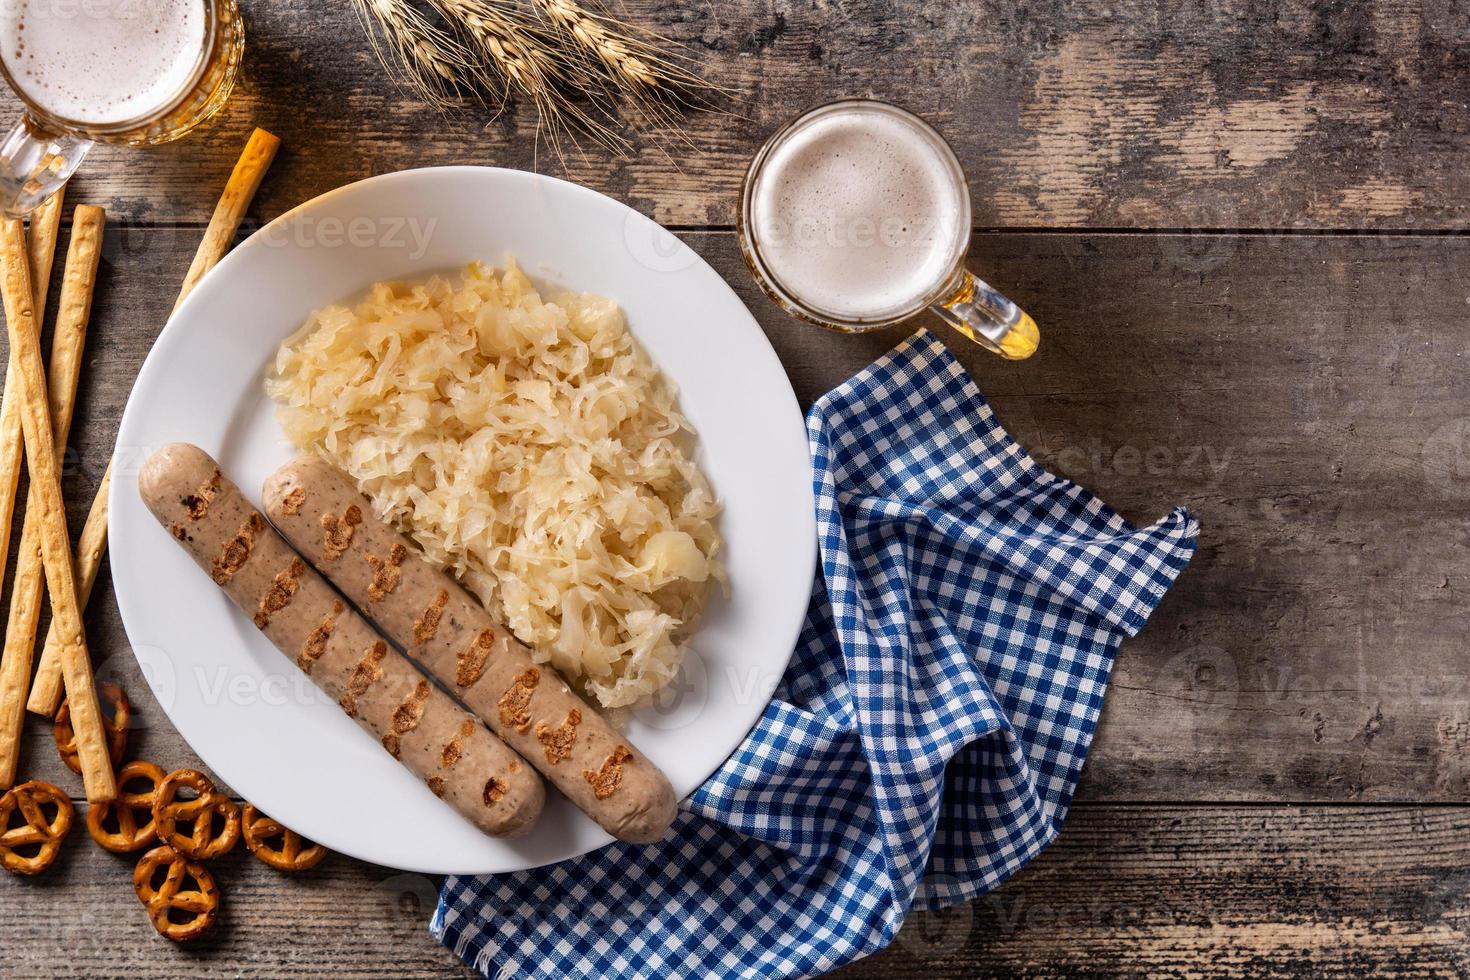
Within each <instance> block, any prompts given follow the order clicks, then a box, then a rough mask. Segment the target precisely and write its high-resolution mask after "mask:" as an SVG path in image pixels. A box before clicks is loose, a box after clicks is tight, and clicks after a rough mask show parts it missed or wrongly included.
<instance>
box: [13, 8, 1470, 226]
mask: <svg viewBox="0 0 1470 980" xmlns="http://www.w3.org/2000/svg"><path fill="white" fill-rule="evenodd" d="M242 6H243V7H244V11H245V14H246V20H247V25H248V26H247V33H248V37H249V48H248V54H247V60H246V65H245V76H244V81H243V83H242V86H241V90H240V94H239V96H238V98H237V99H236V100H235V101H234V103H233V104H232V105H231V106H230V107H229V108H228V109H227V110H226V113H225V115H224V116H223V117H222V118H221V119H219V120H218V121H216V122H214V123H212V124H211V125H210V126H209V127H208V128H207V129H206V130H204V131H203V132H201V133H200V134H198V135H196V136H195V137H194V138H192V139H190V140H189V141H187V142H185V143H181V144H178V145H175V146H171V147H166V148H162V149H157V150H150V151H144V152H137V151H130V150H121V149H114V148H109V147H103V148H100V149H99V150H98V151H97V153H96V156H95V157H94V159H92V160H91V161H89V162H88V165H87V167H86V170H85V171H84V174H83V176H82V178H81V179H80V181H79V184H80V186H81V187H83V188H85V190H86V194H87V195H88V196H89V197H90V198H92V199H94V200H97V201H98V202H99V203H105V204H106V205H107V206H108V207H109V209H110V210H112V211H113V212H114V213H115V214H116V215H117V216H118V217H123V216H126V217H128V218H131V219H133V220H151V221H180V220H182V221H194V222H199V221H203V220H204V219H205V218H207V217H208V214H209V212H210V210H211V209H212V208H213V206H214V199H215V194H216V193H217V189H218V187H219V186H220V185H221V184H222V183H223V181H224V178H225V176H226V175H227V174H228V173H229V170H230V167H231V165H232V164H233V163H234V160H235V156H236V154H237V152H238V150H239V147H240V146H241V145H242V144H243V142H244V140H245V137H246V135H247V134H248V133H249V130H250V128H251V127H252V126H254V125H262V126H266V127H268V128H270V129H271V130H273V131H274V132H276V133H277V134H278V135H280V136H282V137H283V138H284V139H285V148H284V151H283V153H282V154H281V158H280V160H279V161H278V162H277V163H276V166H275V170H274V172H273V174H272V176H271V179H270V180H269V181H268V182H267V186H266V187H265V189H264V191H263V193H262V196H263V198H264V203H265V208H266V211H267V212H268V213H271V214H275V213H278V212H280V211H281V210H284V209H285V208H287V207H290V206H294V205H296V204H299V203H301V202H302V201H304V200H306V199H307V198H309V197H312V196H314V195H316V194H320V193H322V192H324V191H327V190H330V189H332V188H335V187H337V186H339V185H341V184H343V183H345V182H347V181H350V180H355V179H357V178H361V177H366V176H369V175H372V174H376V173H383V172H386V171H392V170H399V169H403V168H406V167H416V166H430V165H442V164H463V163H475V164H495V165H499V166H509V167H518V168H523V169H535V168H538V167H539V168H540V169H542V170H543V171H545V172H548V173H554V174H558V175H565V176H568V177H570V178H571V179H574V180H577V181H580V182H583V183H586V184H588V185H590V186H592V187H595V188H597V189H599V190H602V191H605V192H607V193H610V194H612V195H614V196H616V197H618V198H620V199H622V200H625V201H627V202H629V203H630V204H632V205H634V206H635V207H638V208H640V209H642V210H644V211H646V212H648V213H650V214H653V215H654V216H655V217H657V218H659V219H660V220H662V221H665V222H671V223H675V224H680V225H725V224H730V223H731V222H732V220H733V208H734V206H735V202H736V198H737V190H738V187H739V184H740V179H741V176H742V174H743V173H744V170H745V165H746V163H747V162H748V161H749V159H750V157H751V155H752V154H753V152H754V151H755V149H756V147H757V146H758V145H759V143H760V141H761V140H762V139H763V138H764V137H765V135H766V134H768V133H769V132H770V131H771V130H772V129H773V128H775V127H776V126H777V125H778V124H779V123H780V122H781V121H783V120H784V119H785V118H787V117H789V116H791V115H793V114H795V113H796V112H797V111H799V110H800V109H802V108H804V107H806V106H808V105H810V104H813V103H817V102H821V101H827V100H830V99H834V98H841V97H847V96H861V95H871V96H877V97H882V98H887V99H891V100H895V101H898V102H900V103H903V104H906V105H908V106H910V107H911V108H913V109H915V110H916V111H919V112H921V113H922V114H924V115H926V116H928V117H929V118H931V119H932V120H933V121H934V122H936V123H937V124H938V125H939V126H940V127H941V128H942V129H943V130H944V131H945V133H946V134H947V135H948V136H949V137H950V139H951V140H952V141H953V142H954V144H955V146H956V149H957V150H958V151H959V153H960V156H961V158H962V159H963V161H964V162H965V164H966V167H967V170H968V172H969V176H970V180H971V185H972V188H973V190H974V193H975V198H976V211H975V213H976V223H977V225H979V226H981V227H989V226H1010V227H1043V226H1044V227H1058V228H1075V227H1093V228H1097V227H1109V228H1123V227H1127V228H1137V227H1149V228H1159V227H1168V228H1226V229H1229V228H1241V227H1248V228H1260V227H1268V228H1278V227H1332V228H1400V229H1402V228H1430V227H1433V228H1456V229H1459V228H1463V227H1464V225H1465V218H1466V211H1465V205H1464V202H1465V200H1466V199H1467V197H1470V177H1467V175H1466V173H1465V169H1464V167H1463V166H1462V165H1461V164H1462V161H1463V159H1464V153H1465V149H1466V143H1467V131H1470V124H1467V122H1466V116H1465V106H1466V103H1467V102H1470V72H1467V70H1466V69H1467V67H1470V65H1467V62H1466V58H1467V54H1466V48H1465V47H1464V45H1463V43H1462V40H1463V37H1464V36H1465V32H1466V29H1467V27H1470V11H1467V9H1466V8H1465V7H1464V5H1461V4H1455V3H1451V2H1447V0H1393V2H1383V3H1375V4H1339V3H1334V2H1330V0H1281V2H1277V3H1270V4H1256V3H1249V2H1245V0H1224V2H1217V3H1185V4H1174V3H1164V2H1158V0H1123V2H1121V3H1119V2H1107V3H1098V2H1086V3H1070V4H1064V3H1043V4H1015V3H1010V2H997V0H960V2H954V3H944V4H926V3H922V2H920V0H853V2H847V3H792V2H789V0H758V2H757V0H741V2H738V3H724V4H716V5H703V4H667V3H660V2H657V0H629V2H627V3H626V4H623V5H620V6H621V7H622V8H623V9H626V11H627V14H628V17H629V18H630V19H631V20H633V21H634V22H636V23H639V24H642V25H645V26H647V27H649V28H651V29H653V30H655V31H658V32H660V33H663V34H666V35H668V36H671V37H673V38H675V39H677V40H679V41H681V42H683V43H685V44H687V45H688V46H689V48H690V50H691V52H692V54H693V55H694V57H695V59H696V60H697V61H698V62H699V64H700V65H701V67H702V70H703V71H704V72H705V73H706V74H707V75H708V76H709V77H710V78H712V79H714V80H715V81H717V82H718V83H720V84H722V85H725V86H727V87H728V88H730V89H731V90H732V93H733V94H732V97H731V99H730V104H729V111H728V112H727V113H725V114H704V115H696V116H693V117H691V118H690V119H689V120H688V122H687V133H688V141H687V143H686V142H684V141H682V140H680V139H678V138H677V137H676V136H675V135H674V134H672V133H669V132H657V131H655V132H651V133H646V134H642V135H640V136H639V139H638V144H637V150H636V152H635V153H633V154H631V155H629V156H628V157H627V158H625V159H619V160H613V159H610V158H609V157H608V156H607V155H606V154H603V153H600V152H594V153H589V154H588V155H587V156H586V157H585V158H577V157H576V156H575V155H574V156H573V158H571V159H569V160H568V162H567V164H566V165H565V166H563V165H562V164H561V163H560V162H559V161H558V160H557V159H556V157H555V155H554V154H552V153H549V152H548V151H547V150H546V148H545V147H542V148H541V150H540V152H539V153H538V152H537V148H536V139H535V122H534V119H533V118H532V116H531V115H530V114H529V113H528V112H526V111H520V112H518V113H515V114H513V115H508V116H505V117H502V118H501V119H499V120H496V121H493V122H492V121H490V117H491V112H490V111H489V110H474V111H467V112H464V113H461V114H459V115H458V116H455V117H452V118H448V119H445V118H441V117H440V116H439V115H437V114H436V113H435V112H433V111H432V110H430V109H429V108H427V107H426V106H424V105H422V104H419V103H418V102H416V101H414V100H413V99H412V98H409V97H407V96H406V95H405V94H404V93H403V92H401V91H400V90H399V89H398V88H396V87H395V86H394V84H393V83H392V82H390V81H389V80H388V79H387V78H386V77H384V75H383V73H382V72H381V71H380V70H379V69H378V67H377V65H376V63H375V62H374V61H373V58H372V55H371V54H370V51H369V47H368V44H367V40H366V37H365V35H364V34H363V32H362V30H361V28H360V27H359V25H358V23H357V20H356V18H355V16H354V15H353V14H352V12H351V9H350V6H349V4H348V3H347V2H346V0H271V2H263V0H244V2H243V3H242ZM13 114H14V110H11V111H10V112H9V113H7V114H6V119H5V122H6V123H7V124H8V122H9V120H10V118H13Z"/></svg>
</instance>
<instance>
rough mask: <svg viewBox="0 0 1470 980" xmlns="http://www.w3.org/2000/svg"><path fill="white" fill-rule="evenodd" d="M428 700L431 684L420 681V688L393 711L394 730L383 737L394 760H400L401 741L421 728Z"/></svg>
mask: <svg viewBox="0 0 1470 980" xmlns="http://www.w3.org/2000/svg"><path fill="white" fill-rule="evenodd" d="M428 700H429V682H428V681H419V683H418V686H417V687H415V688H414V689H413V690H412V691H411V692H409V695H408V697H406V698H404V699H403V703H402V704H400V705H399V706H398V707H396V708H394V709H393V730H392V731H390V732H389V733H388V734H387V735H384V736H383V748H385V749H387V750H388V751H389V752H391V753H393V758H395V759H396V758H398V750H399V748H400V742H399V740H400V739H401V738H402V737H403V736H404V735H407V734H408V733H409V732H411V731H413V730H414V729H415V728H417V727H419V721H420V719H422V718H423V717H424V705H425V704H426V703H428ZM466 724H468V722H466Z"/></svg>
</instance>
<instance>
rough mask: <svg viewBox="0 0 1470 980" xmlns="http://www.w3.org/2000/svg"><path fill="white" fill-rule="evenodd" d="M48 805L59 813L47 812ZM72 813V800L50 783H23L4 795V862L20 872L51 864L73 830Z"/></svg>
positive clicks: (0, 856) (0, 814) (0, 804)
mask: <svg viewBox="0 0 1470 980" xmlns="http://www.w3.org/2000/svg"><path fill="white" fill-rule="evenodd" d="M48 806H54V807H55V808H56V815H55V816H52V817H47V816H46V807H48ZM72 816H73V811H72V806H71V800H70V799H69V798H68V797H67V795H66V794H65V793H63V792H62V791H61V790H59V789H57V788H56V787H55V786H52V785H51V784H50V783H43V782H40V781H38V780H33V781H31V782H29V783H21V784H20V785H19V786H16V787H14V788H12V789H11V790H10V792H8V793H6V794H5V795H4V796H0V865H4V867H5V870H6V871H9V872H10V873H11V874H17V875H38V874H40V873H41V872H42V871H45V870H46V869H47V868H49V867H51V864H52V862H54V861H55V860H56V855H57V854H59V853H60V852H61V842H62V841H63V840H65V839H66V835H67V834H68V833H70V832H71V821H72ZM16 817H19V818H20V821H19V822H18V823H17V821H16V819H15V818H16Z"/></svg>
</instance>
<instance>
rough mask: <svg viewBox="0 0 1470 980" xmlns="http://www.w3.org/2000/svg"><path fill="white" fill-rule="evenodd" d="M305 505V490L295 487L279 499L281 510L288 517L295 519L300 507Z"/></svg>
mask: <svg viewBox="0 0 1470 980" xmlns="http://www.w3.org/2000/svg"><path fill="white" fill-rule="evenodd" d="M304 503H306V488H305V487H297V488H296V489H295V490H292V491H291V492H290V493H288V494H286V496H285V497H283V498H282V499H281V510H282V511H284V512H285V513H286V515H287V516H289V517H295V516H296V515H297V514H299V513H301V505H302V504H304Z"/></svg>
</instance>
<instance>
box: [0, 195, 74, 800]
mask: <svg viewBox="0 0 1470 980" xmlns="http://www.w3.org/2000/svg"><path fill="white" fill-rule="evenodd" d="M65 195H66V188H65V187H62V189H61V190H59V191H57V192H56V193H55V194H53V195H52V196H51V197H50V199H48V200H47V201H46V203H44V204H42V205H41V206H40V207H39V208H37V209H36V211H35V212H34V213H33V214H32V215H31V233H30V235H29V236H28V240H27V255H26V260H27V263H28V265H29V267H30V273H31V282H32V285H33V287H34V290H35V294H36V309H37V310H40V311H44V310H45V309H46V295H47V292H48V291H49V287H50V285H51V266H52V263H53V262H54V261H55V256H56V238H57V231H58V229H59V227H60V225H61V210H62V204H63V202H64V201H65ZM8 361H9V368H8V369H7V370H6V373H5V394H4V395H3V396H0V581H3V580H4V578H5V565H6V562H7V560H8V559H9V557H10V533H11V530H12V528H13V524H14V519H15V497H16V492H17V490H18V488H19V485H20V466H21V462H22V460H24V459H25V442H24V437H23V433H22V429H21V422H20V372H19V371H18V370H17V369H16V367H15V363H16V361H15V351H14V349H13V348H12V350H11V352H10V355H9V358H8ZM25 659H26V661H27V662H26V663H24V664H21V663H18V662H15V661H13V660H11V659H6V660H3V661H0V789H8V788H9V787H11V786H13V785H15V772H16V768H17V766H18V765H19V759H20V728H21V725H22V723H23V721H24V718H25V716H24V713H23V712H21V711H20V702H23V701H24V700H25V696H26V695H25V685H26V682H27V681H28V680H29V679H30V677H29V674H30V669H31V665H30V663H29V661H30V659H31V658H30V657H29V656H27V657H26V658H25Z"/></svg>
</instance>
